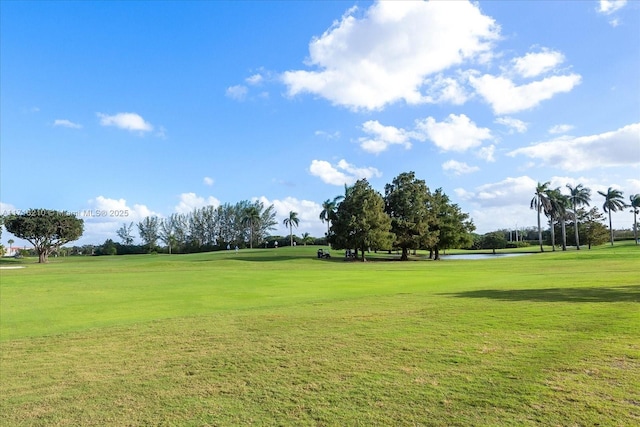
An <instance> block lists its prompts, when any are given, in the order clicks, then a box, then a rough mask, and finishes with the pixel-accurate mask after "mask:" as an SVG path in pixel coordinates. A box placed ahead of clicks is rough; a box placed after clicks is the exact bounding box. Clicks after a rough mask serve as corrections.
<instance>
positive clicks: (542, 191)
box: [531, 181, 551, 252]
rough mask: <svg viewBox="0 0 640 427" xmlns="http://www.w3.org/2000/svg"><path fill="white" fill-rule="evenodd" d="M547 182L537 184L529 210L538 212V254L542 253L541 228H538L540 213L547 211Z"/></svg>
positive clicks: (548, 183)
mask: <svg viewBox="0 0 640 427" xmlns="http://www.w3.org/2000/svg"><path fill="white" fill-rule="evenodd" d="M549 185H551V183H550V182H549V181H547V182H545V183H544V184H540V183H538V185H537V186H536V191H535V193H534V196H533V199H531V209H535V210H536V211H538V240H539V241H540V252H544V248H543V247H542V227H541V226H540V212H542V210H543V209H544V210H545V212H546V211H547V210H548V209H549V199H548V197H547V191H549Z"/></svg>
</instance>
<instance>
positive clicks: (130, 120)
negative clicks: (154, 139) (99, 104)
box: [97, 113, 153, 132]
mask: <svg viewBox="0 0 640 427" xmlns="http://www.w3.org/2000/svg"><path fill="white" fill-rule="evenodd" d="M97 115H98V117H99V118H100V124H101V125H102V126H115V127H117V128H120V129H125V130H129V131H139V132H149V131H152V130H153V126H152V125H151V124H150V123H148V122H146V121H145V120H144V119H143V118H142V117H141V116H140V115H139V114H136V113H118V114H115V115H113V116H109V115H106V114H102V113H97Z"/></svg>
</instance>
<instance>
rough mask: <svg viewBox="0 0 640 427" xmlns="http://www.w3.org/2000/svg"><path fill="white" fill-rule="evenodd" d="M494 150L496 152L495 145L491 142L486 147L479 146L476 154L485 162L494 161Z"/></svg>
mask: <svg viewBox="0 0 640 427" xmlns="http://www.w3.org/2000/svg"><path fill="white" fill-rule="evenodd" d="M495 152H496V146H495V145H493V144H491V145H488V146H486V147H482V148H480V149H479V150H478V152H477V153H476V154H477V156H478V157H480V158H481V159H483V160H486V161H487V162H495V161H496V158H495V157H494V154H495Z"/></svg>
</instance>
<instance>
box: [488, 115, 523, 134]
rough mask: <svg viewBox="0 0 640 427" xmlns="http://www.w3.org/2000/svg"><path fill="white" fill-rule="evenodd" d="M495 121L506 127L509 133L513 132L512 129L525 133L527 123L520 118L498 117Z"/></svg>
mask: <svg viewBox="0 0 640 427" xmlns="http://www.w3.org/2000/svg"><path fill="white" fill-rule="evenodd" d="M495 122H496V123H498V124H501V125H504V126H506V127H508V128H509V129H510V131H509V133H513V132H514V131H515V132H518V133H525V132H526V131H527V126H528V124H527V123H525V122H523V121H522V120H518V119H514V118H513V117H508V116H505V117H498V118H497V119H496V120H495Z"/></svg>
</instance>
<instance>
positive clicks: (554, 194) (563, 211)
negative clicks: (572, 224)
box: [547, 187, 569, 251]
mask: <svg viewBox="0 0 640 427" xmlns="http://www.w3.org/2000/svg"><path fill="white" fill-rule="evenodd" d="M547 197H548V198H549V206H550V209H549V216H550V217H551V232H552V236H553V235H554V234H555V230H554V229H553V220H554V219H557V220H558V221H560V227H561V230H562V250H563V251H566V250H567V227H566V219H567V208H568V207H569V198H568V197H567V196H565V195H564V194H562V193H561V192H560V187H558V188H554V189H553V190H548V191H547ZM554 237H555V236H554ZM553 240H555V239H553ZM553 243H554V250H555V241H554V242H553Z"/></svg>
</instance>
